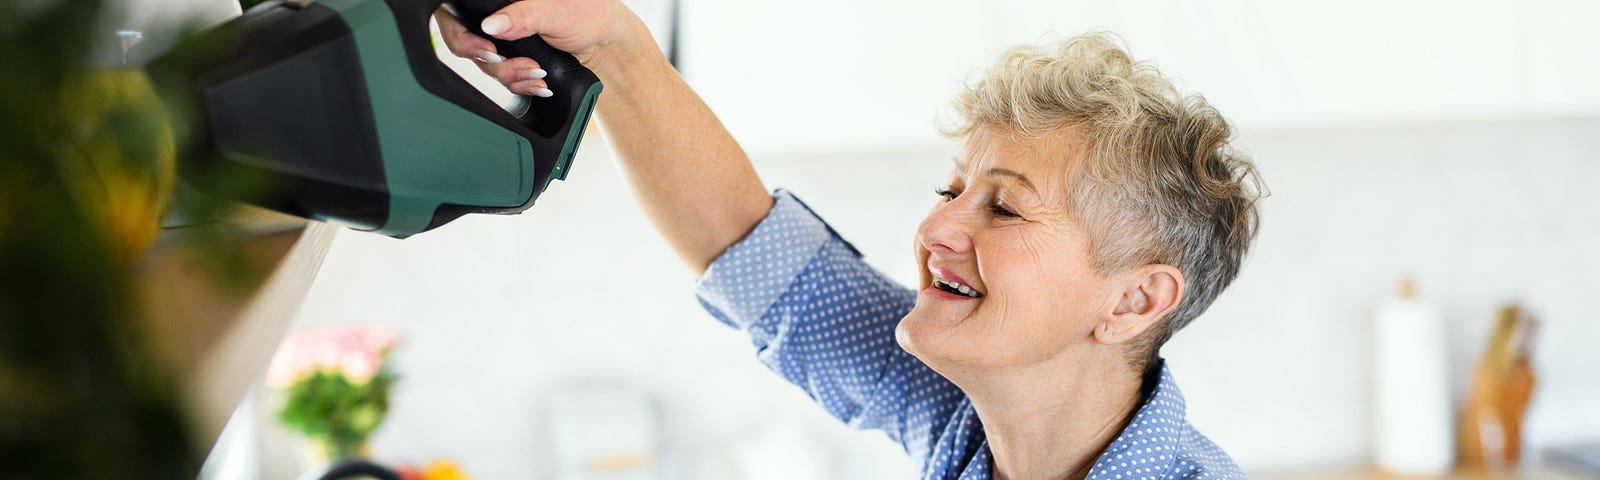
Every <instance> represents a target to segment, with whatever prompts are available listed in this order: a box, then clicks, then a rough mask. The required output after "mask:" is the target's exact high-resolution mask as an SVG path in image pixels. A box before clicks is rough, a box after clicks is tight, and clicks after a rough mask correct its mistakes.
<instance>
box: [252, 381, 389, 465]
mask: <svg viewBox="0 0 1600 480" xmlns="http://www.w3.org/2000/svg"><path fill="white" fill-rule="evenodd" d="M394 380H395V376H394V375H393V374H391V373H389V372H387V371H385V372H380V373H379V374H378V375H376V376H374V377H372V379H371V380H369V381H367V382H360V383H358V382H356V381H353V380H351V379H350V378H349V377H347V376H345V375H343V374H340V373H336V372H316V373H313V374H311V375H309V376H307V377H305V378H302V379H300V380H299V381H296V382H295V383H294V385H292V386H290V387H289V389H288V390H287V391H286V392H285V393H286V397H285V398H284V404H283V410H280V411H279V412H278V419H279V421H282V422H283V424H284V425H285V426H287V427H289V428H291V429H293V430H294V431H296V432H299V433H300V434H302V435H305V436H306V438H308V439H310V440H311V441H312V444H313V446H314V447H315V448H316V449H317V450H318V451H319V454H320V455H322V456H324V457H325V459H328V460H333V459H340V458H352V457H361V456H365V452H363V451H362V449H363V448H365V447H366V445H367V439H368V438H370V437H371V435H372V431H373V429H376V428H377V427H378V424H380V423H382V422H383V417H384V415H385V414H386V413H387V412H388V410H389V387H390V386H391V385H393V384H394Z"/></svg>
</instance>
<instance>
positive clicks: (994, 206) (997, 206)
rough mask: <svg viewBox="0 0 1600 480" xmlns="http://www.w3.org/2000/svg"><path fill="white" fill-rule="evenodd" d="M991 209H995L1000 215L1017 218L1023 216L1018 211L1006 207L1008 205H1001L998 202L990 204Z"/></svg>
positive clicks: (996, 213) (995, 212)
mask: <svg viewBox="0 0 1600 480" xmlns="http://www.w3.org/2000/svg"><path fill="white" fill-rule="evenodd" d="M989 210H992V211H994V214H995V215H999V216H1002V217H1007V218H1016V217H1020V216H1021V215H1017V213H1016V212H1013V211H1011V210H1008V209H1006V207H1004V206H1001V205H1000V204H998V203H991V204H989Z"/></svg>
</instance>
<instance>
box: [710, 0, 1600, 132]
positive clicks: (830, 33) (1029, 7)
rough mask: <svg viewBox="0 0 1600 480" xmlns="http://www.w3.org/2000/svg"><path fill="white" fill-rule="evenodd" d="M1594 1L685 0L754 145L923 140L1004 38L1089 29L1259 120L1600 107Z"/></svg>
mask: <svg viewBox="0 0 1600 480" xmlns="http://www.w3.org/2000/svg"><path fill="white" fill-rule="evenodd" d="M1594 18H1600V3H1596V2H1589V1H1583V0H1468V1H1451V0H1424V1H1407V2H1389V1H1382V0H1355V1H1344V2H1331V3H1330V2H1305V1H1299V2H1277V1H1266V0H1222V1H1207V2H1188V1H1182V0H1140V1H1128V2H1121V1H1084V0H1075V1H1059V0H993V1H986V2H973V1H955V0H933V1H912V0H879V1H870V2H863V1H855V0H814V1H807V2H777V1H770V0H765V1H761V0H758V1H751V0H688V1H687V2H686V5H685V7H684V11H683V22H684V26H683V37H682V41H683V43H682V48H683V67H684V71H685V75H686V76H687V77H688V78H689V80H690V81H691V82H692V83H693V84H694V85H695V86H696V87H697V88H698V89H700V92H701V93H702V95H704V96H705V97H706V101H707V102H708V103H710V104H711V105H712V107H713V108H714V109H715V110H716V111H717V112H719V113H720V114H721V115H722V117H723V119H724V121H725V122H726V123H727V124H728V127H729V129H731V130H733V131H734V133H735V134H736V135H737V137H738V138H739V139H740V140H741V141H742V142H743V143H744V144H745V145H746V147H748V148H750V149H751V150H753V151H757V152H772V153H784V152H795V151H801V150H806V151H816V150H826V149H829V148H847V147H864V148H885V147H892V148H919V147H929V146H932V145H937V144H938V141H939V140H938V137H937V136H936V135H935V133H934V131H933V130H932V129H930V128H927V126H928V125H932V123H931V122H932V120H933V119H934V118H935V117H936V115H937V114H938V109H940V108H942V107H944V106H946V105H947V104H948V101H949V98H950V96H951V95H952V94H953V93H954V92H956V91H957V90H958V88H959V86H960V84H961V81H962V80H963V78H964V77H965V76H967V75H970V74H976V73H977V72H979V71H981V70H982V69H983V68H984V67H986V66H987V65H988V64H989V62H990V61H992V60H993V58H994V56H995V55H997V54H998V53H999V52H1000V51H1001V50H1003V49H1004V48H1005V47H1008V46H1011V45H1014V44H1019V43H1029V42H1035V41H1038V40H1040V39H1041V38H1046V37H1047V36H1049V37H1051V38H1059V37H1064V36H1071V35H1076V34H1078V33H1082V32H1085V31H1090V30H1107V31H1112V32H1117V33H1119V34H1121V35H1123V36H1124V37H1125V39H1126V40H1127V42H1128V44H1129V45H1130V47H1131V49H1132V51H1133V53H1134V55H1135V56H1137V57H1139V58H1145V59H1152V60H1155V61H1156V63H1157V65H1159V66H1160V67H1161V69H1162V70H1163V72H1165V73H1166V74H1168V75H1170V76H1173V77H1175V78H1178V79H1179V80H1180V84H1181V85H1182V86H1184V87H1186V88H1187V89H1189V90H1193V91H1198V92H1201V93H1203V94H1205V95H1206V96H1207V98H1209V99H1211V100H1212V101H1213V102H1214V103H1216V104H1217V105H1218V106H1219V107H1220V108H1221V109H1222V111H1223V113H1224V114H1226V115H1227V116H1228V117H1229V118H1230V119H1232V120H1234V121H1236V122H1238V123H1239V124H1240V125H1241V126H1242V127H1245V128H1247V129H1251V130H1257V129H1282V128H1295V129H1305V128H1323V127H1341V126H1362V125H1389V124H1393V123H1396V122H1407V123H1427V122H1434V121H1458V120H1461V119H1501V118H1515V117H1529V116H1532V117H1541V116H1548V115H1569V114H1574V113H1582V112H1593V111H1596V110H1597V109H1600V89H1596V88H1593V85H1597V84H1600V55H1595V54H1594V52H1593V47H1594V46H1595V45H1600V29H1595V28H1592V27H1591V25H1590V23H1589V22H1590V20H1592V19H1594Z"/></svg>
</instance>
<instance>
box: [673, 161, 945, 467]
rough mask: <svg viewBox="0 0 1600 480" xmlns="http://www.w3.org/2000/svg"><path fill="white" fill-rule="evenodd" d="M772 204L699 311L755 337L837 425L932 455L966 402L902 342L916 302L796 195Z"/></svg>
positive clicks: (714, 279) (714, 280) (702, 294)
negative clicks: (898, 331) (899, 335)
mask: <svg viewBox="0 0 1600 480" xmlns="http://www.w3.org/2000/svg"><path fill="white" fill-rule="evenodd" d="M774 196H775V197H776V199H777V201H776V202H775V203H774V205H773V207H772V210H771V211H770V212H769V213H768V214H767V217H766V218H765V219H763V220H762V221H761V223H760V224H758V225H757V226H756V228H755V229H754V230H752V231H751V232H750V234H749V235H748V236H746V237H745V238H744V239H743V240H740V241H739V242H738V243H736V244H734V245H733V246H731V247H729V248H728V250H727V251H725V252H723V254H722V255H721V256H720V257H718V258H717V259H716V260H715V261H714V262H712V264H711V266H710V267H709V268H708V269H707V270H706V274H705V275H704V276H703V277H701V279H700V282H699V284H698V285H697V290H696V294H697V296H698V297H699V300H700V303H701V305H702V306H703V307H705V309H706V310H707V311H709V312H710V313H711V314H712V316H714V317H716V318H717V319H718V320H720V321H722V322H723V323H726V324H728V325H729V326H732V327H734V328H738V329H741V330H744V331H746V332H748V334H749V335H750V339H751V343H752V344H754V346H755V348H756V355H757V358H758V359H760V360H761V362H762V363H764V364H766V365H767V367H768V368H770V369H772V370H773V371H775V372H777V373H779V374H780V375H782V376H783V377H784V378H785V379H787V380H789V381H790V382H792V383H794V384H795V385H798V386H799V387H800V388H801V389H803V390H805V392H806V393H807V394H808V395H810V396H811V397H812V398H813V399H815V400H816V401H817V403H819V404H821V405H822V406H823V408H824V409H826V410H827V411H828V412H829V413H830V414H832V415H833V416H834V417H836V418H839V419H840V420H842V421H844V422H846V423H848V424H850V425H851V426H853V427H856V428H862V429H879V430H883V431H884V432H885V433H887V434H888V435H889V436H890V438H892V439H894V440H896V441H898V442H900V443H901V444H902V445H903V446H904V447H905V448H906V450H907V452H908V453H912V454H913V455H914V456H925V455H927V453H928V448H929V442H930V441H931V437H932V435H933V434H935V433H936V431H937V430H938V429H940V428H942V427H943V425H944V423H945V421H946V420H947V419H948V418H949V413H950V411H952V410H953V409H954V408H955V404H956V403H957V402H958V401H959V399H960V398H962V396H961V395H959V391H958V390H957V389H956V388H955V387H954V386H953V385H951V384H949V383H948V381H946V380H945V379H944V378H943V377H940V376H939V375H938V374H937V373H935V372H933V371H932V370H931V369H929V368H928V367H927V366H926V365H924V364H923V363H922V362H921V361H920V360H917V359H916V358H915V357H913V356H911V355H910V354H908V353H906V352H905V351H904V350H902V349H901V348H900V346H899V344H898V343H896V342H895V338H894V329H895V325H896V324H897V323H899V321H900V319H901V318H902V317H904V316H905V314H906V313H908V312H910V311H911V308H912V306H913V305H914V303H915V302H916V292H915V291H912V290H911V289H908V288H905V287H903V286H900V285H897V284H895V283H894V282H893V281H892V280H890V279H889V278H888V277H886V276H884V275H883V274H882V273H880V272H878V271H877V270H875V269H873V268H872V267H871V266H869V265H868V264H867V263H866V262H865V261H863V260H862V259H861V254H860V253H859V252H858V251H856V249H855V248H854V247H853V246H851V245H850V244H849V243H847V242H845V241H844V240H843V239H842V238H840V237H839V235H838V234H837V233H836V232H834V231H833V229H832V228H831V227H829V226H828V224H827V223H826V222H823V221H822V219H821V218H819V217H818V216H817V215H816V214H815V213H814V212H812V211H811V209H810V208H809V207H807V206H806V205H805V204H804V203H802V202H801V201H800V200H799V199H797V198H795V197H794V195H792V194H790V193H789V192H787V191H783V190H779V191H777V192H776V193H775V194H774Z"/></svg>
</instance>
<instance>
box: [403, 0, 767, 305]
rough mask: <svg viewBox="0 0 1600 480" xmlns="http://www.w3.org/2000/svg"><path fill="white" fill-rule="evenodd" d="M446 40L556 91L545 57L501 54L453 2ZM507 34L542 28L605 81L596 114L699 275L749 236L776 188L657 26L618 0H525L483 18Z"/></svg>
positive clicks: (651, 210) (527, 89) (501, 72)
mask: <svg viewBox="0 0 1600 480" xmlns="http://www.w3.org/2000/svg"><path fill="white" fill-rule="evenodd" d="M434 17H435V18H437V19H438V20H439V31H440V32H441V33H442V34H443V35H444V41H445V45H447V46H449V47H450V52H451V53H454V54H455V55H456V56H460V57H465V58H471V59H476V60H478V67H479V68H482V69H483V71H484V72H487V73H488V74H489V75H491V76H493V77H494V78H495V79H497V80H499V81H500V83H502V84H505V85H506V86H507V87H508V88H510V89H511V91H513V92H516V93H521V94H527V95H537V96H546V97H547V96H550V95H551V94H552V92H550V90H549V87H548V86H546V84H545V82H544V80H543V79H542V78H541V77H543V76H544V71H543V70H540V69H539V62H536V61H534V60H532V59H527V58H502V57H501V56H500V55H499V53H498V52H496V51H495V48H494V44H493V43H491V42H490V41H489V40H487V39H484V38H483V37H479V36H476V35H473V34H472V33H470V32H468V31H467V29H466V27H463V26H462V25H461V23H460V22H458V21H456V19H455V17H454V16H451V15H450V14H449V13H445V12H442V11H441V12H435V13H434ZM482 28H483V30H484V32H485V33H488V34H490V35H493V36H495V37H496V38H501V39H505V40H516V39H520V38H524V37H527V36H528V35H534V34H537V35H539V38H542V39H544V41H545V42H546V43H549V44H550V46H552V47H555V48H557V49H560V50H565V51H567V52H569V53H571V54H572V55H573V56H575V57H577V58H578V61H580V62H583V65H584V66H586V67H589V69H590V70H593V71H594V73H595V75H596V76H599V77H600V81H601V82H604V85H605V90H604V92H603V93H601V94H600V100H599V101H598V102H596V107H595V118H596V119H597V120H598V123H599V124H600V127H601V130H602V131H604V132H605V138H606V140H607V141H608V142H609V143H610V144H611V153H612V155H614V156H615V157H616V159H617V163H618V165H619V166H620V167H621V170H622V172H623V176H624V177H625V178H627V179H628V184H629V185H630V186H632V187H633V193H634V198H635V199H636V200H638V201H639V204H640V206H641V207H643V209H644V212H645V216H646V217H647V218H649V219H650V223H651V224H653V225H655V227H656V230H657V231H659V232H661V236H662V237H663V238H665V239H666V240H667V243H668V244H669V245H671V246H672V248H673V250H674V251H676V252H677V253H678V256H679V257H680V258H682V259H683V261H684V264H685V265H688V266H689V269H690V270H692V271H693V272H694V273H695V275H699V274H701V273H702V272H704V271H705V270H706V267H707V266H708V265H710V264H711V261H712V260H714V259H716V258H717V256H718V255H721V254H722V251H723V250H726V249H727V248H728V246H729V245H732V244H733V243H734V242H737V241H739V239H741V238H744V236H745V234H746V233H749V232H750V229H751V228H754V227H755V225H756V223H757V222H760V221H761V219H762V218H763V217H765V216H766V214H767V211H768V210H770V209H771V208H772V196H771V195H769V194H767V190H766V188H765V187H763V186H762V185H761V179H760V178H759V177H757V176H756V171H755V168H754V167H753V166H751V165H750V158H749V157H748V156H746V155H745V153H744V150H743V149H740V148H739V144H738V143H737V142H734V141H733V136H731V135H729V134H728V130H727V129H724V128H723V127H722V122H719V121H717V117H716V115H713V114H712V113H711V109H710V108H707V107H706V104H705V102H702V101H700V97H699V95H695V93H694V91H693V90H691V89H689V85H688V84H686V83H684V81H683V78H682V77H680V76H678V72H677V70H674V69H673V68H672V65H671V64H670V63H667V59H666V56H664V55H662V54H661V49H660V47H657V46H656V43H655V39H654V38H652V37H651V36H650V31H649V29H647V28H645V26H644V22H642V21H640V20H639V17H637V16H635V15H634V14H633V12H631V11H629V10H628V9H627V7H624V6H622V4H621V3H618V1H617V0H521V1H518V2H515V3H512V4H511V5H508V6H506V7H505V8H503V9H501V10H500V11H499V12H496V13H495V14H493V15H490V16H489V18H486V19H484V21H483V25H482Z"/></svg>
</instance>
